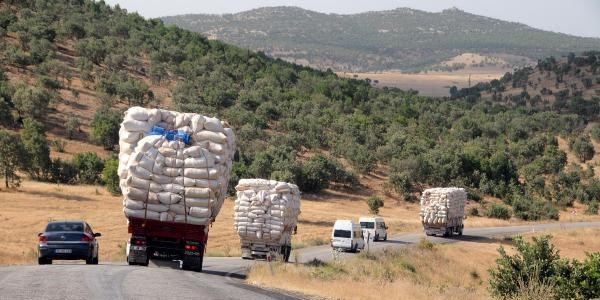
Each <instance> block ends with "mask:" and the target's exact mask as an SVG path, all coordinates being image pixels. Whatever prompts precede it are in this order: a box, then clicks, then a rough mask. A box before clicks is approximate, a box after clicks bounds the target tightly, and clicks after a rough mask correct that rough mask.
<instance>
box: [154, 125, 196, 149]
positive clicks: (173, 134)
mask: <svg viewBox="0 0 600 300" xmlns="http://www.w3.org/2000/svg"><path fill="white" fill-rule="evenodd" d="M150 135H164V136H165V138H166V139H167V141H175V140H179V141H182V142H184V143H185V144H186V145H188V144H189V143H190V138H191V136H190V135H189V134H187V133H185V132H184V131H181V130H166V129H164V128H162V127H160V126H152V130H150Z"/></svg>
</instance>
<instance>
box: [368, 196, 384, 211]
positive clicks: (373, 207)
mask: <svg viewBox="0 0 600 300" xmlns="http://www.w3.org/2000/svg"><path fill="white" fill-rule="evenodd" d="M367 205H368V206H369V212H370V213H371V214H374V215H376V214H379V208H381V207H383V199H381V198H379V197H378V196H370V197H369V198H367Z"/></svg>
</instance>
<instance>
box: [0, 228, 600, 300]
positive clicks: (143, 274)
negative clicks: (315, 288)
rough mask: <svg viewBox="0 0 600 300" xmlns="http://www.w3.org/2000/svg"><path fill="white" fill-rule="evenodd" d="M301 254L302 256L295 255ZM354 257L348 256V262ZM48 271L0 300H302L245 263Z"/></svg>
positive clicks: (16, 271)
mask: <svg viewBox="0 0 600 300" xmlns="http://www.w3.org/2000/svg"><path fill="white" fill-rule="evenodd" d="M582 227H600V222H577V223H551V224H538V225H525V226H512V227H489V228H472V229H468V228H467V229H465V231H464V235H463V236H462V237H454V238H451V239H447V238H439V237H427V239H429V240H430V241H432V242H434V243H454V242H460V241H474V242H477V241H481V242H486V241H487V240H489V239H490V238H491V237H494V236H507V235H515V234H521V233H527V232H532V231H545V230H556V229H574V228H582ZM423 237H425V235H424V234H423V233H419V234H405V235H398V236H393V237H390V238H389V239H388V241H387V242H377V243H370V244H369V247H370V251H375V250H377V249H382V248H384V247H405V246H407V245H410V244H414V243H418V242H419V240H420V239H421V238H423ZM294 252H296V253H294ZM294 252H293V253H292V256H291V258H290V260H292V261H293V260H295V259H298V261H299V262H307V261H311V260H313V259H315V258H316V259H320V260H324V261H327V260H331V259H332V251H331V248H330V247H329V246H328V245H325V246H318V247H310V248H304V249H298V250H294ZM352 255H354V254H351V253H343V254H342V257H350V256H352ZM58 263H60V262H56V263H55V264H53V265H45V266H37V265H36V266H10V267H0V299H11V300H20V299H67V300H71V299H111V300H112V299H178V300H183V299H248V300H252V299H300V298H301V297H300V296H298V295H291V294H285V293H282V292H277V291H269V290H265V289H261V288H258V287H254V286H250V285H246V284H245V283H244V282H243V280H242V279H243V278H244V276H245V273H246V269H247V267H248V266H249V265H250V264H253V263H262V262H254V261H248V260H242V259H240V258H217V257H214V258H213V257H207V258H205V261H204V271H203V272H202V273H195V272H188V271H182V270H179V265H178V262H165V261H151V265H150V266H149V267H133V266H127V265H125V264H124V263H105V264H100V265H97V266H94V265H89V266H88V265H83V264H75V263H65V264H58Z"/></svg>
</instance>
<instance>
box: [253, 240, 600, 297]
mask: <svg viewBox="0 0 600 300" xmlns="http://www.w3.org/2000/svg"><path fill="white" fill-rule="evenodd" d="M551 234H552V235H553V236H554V238H553V240H552V242H553V244H554V245H555V246H556V247H557V249H559V250H560V253H561V255H562V256H564V257H569V258H577V259H583V258H584V257H585V253H586V252H594V251H598V249H600V229H578V230H561V231H555V232H552V233H551ZM532 235H533V234H528V235H526V237H531V236H532ZM535 235H540V234H535ZM510 243H511V242H510V239H505V238H503V237H498V238H493V239H483V240H477V241H472V242H463V243H459V244H447V245H435V246H432V248H430V247H431V244H429V243H422V244H421V245H418V246H413V247H409V248H406V249H401V250H391V249H387V250H385V251H384V252H383V254H381V255H380V256H374V255H372V254H371V255H369V254H366V253H363V254H360V255H358V256H357V257H356V258H353V259H350V260H345V261H340V262H334V263H329V264H325V265H321V266H315V265H308V266H307V265H296V264H273V265H272V266H271V267H269V266H268V265H264V264H262V265H254V266H253V267H252V268H251V269H250V273H249V277H248V281H249V282H250V283H252V284H256V285H261V286H266V287H270V288H277V289H285V290H292V291H296V292H301V293H305V294H309V295H317V296H322V297H327V298H333V299H428V300H431V299H445V300H447V299H457V300H462V299H489V298H490V295H489V293H488V291H487V287H488V283H487V282H488V279H489V275H488V270H489V269H490V268H491V267H493V266H494V264H495V260H496V259H497V258H498V257H499V255H498V252H497V249H498V247H499V246H500V245H503V246H504V247H505V248H506V249H507V250H508V252H509V253H512V252H513V251H514V250H513V249H512V248H511V244H510ZM467 254H468V259H466V257H467Z"/></svg>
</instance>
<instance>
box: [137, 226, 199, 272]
mask: <svg viewBox="0 0 600 300" xmlns="http://www.w3.org/2000/svg"><path fill="white" fill-rule="evenodd" d="M127 230H128V232H129V234H131V236H130V238H129V242H128V243H127V249H126V252H127V253H126V254H127V262H128V263H129V264H130V265H142V266H147V265H148V261H149V259H150V258H158V259H165V260H181V261H182V268H183V269H184V270H192V271H198V272H199V271H202V260H203V257H204V252H205V249H206V242H207V241H208V226H205V225H194V224H186V223H176V222H162V221H157V220H148V219H142V218H129V220H128V227H127Z"/></svg>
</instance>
